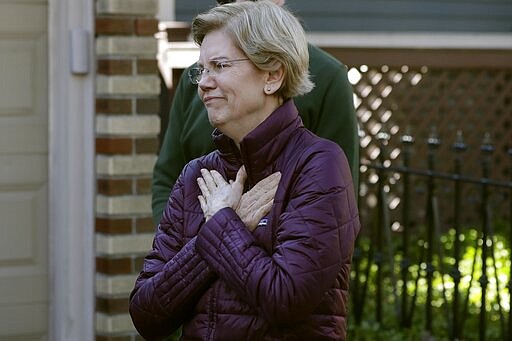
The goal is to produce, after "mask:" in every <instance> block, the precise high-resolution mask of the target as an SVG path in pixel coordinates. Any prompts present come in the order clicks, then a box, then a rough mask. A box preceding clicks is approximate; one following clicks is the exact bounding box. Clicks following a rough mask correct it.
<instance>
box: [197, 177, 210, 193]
mask: <svg viewBox="0 0 512 341" xmlns="http://www.w3.org/2000/svg"><path fill="white" fill-rule="evenodd" d="M197 184H198V185H199V189H200V190H201V193H202V194H203V196H205V197H208V196H210V190H209V189H208V186H207V185H206V182H205V181H204V178H197Z"/></svg>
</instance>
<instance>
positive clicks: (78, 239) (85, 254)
mask: <svg viewBox="0 0 512 341" xmlns="http://www.w3.org/2000/svg"><path fill="white" fill-rule="evenodd" d="M94 2H95V1H94V0H74V1H67V0H48V70H49V72H48V98H49V101H48V102H49V105H48V129H49V135H48V136H49V153H48V158H49V160H48V161H49V162H48V165H49V169H48V174H49V175H48V177H49V178H48V186H49V241H48V245H49V246H48V247H49V282H50V288H51V289H50V293H49V299H50V312H49V339H50V340H58V341H60V340H63V341H64V340H90V341H92V340H94V334H95V330H94V301H95V292H94V277H95V266H94V253H95V252H94V212H95V208H94V198H95V197H94V196H95V193H94V189H95V185H94V184H95V150H94V140H95V135H94V134H95V132H94V115H95V105H94V103H95V92H94V79H95V74H94V70H95V68H94V66H93V65H94V63H93V61H94V55H93V46H94V45H93V43H94V40H93V37H94V34H93V32H94ZM75 29H79V30H80V31H81V32H84V33H85V34H86V35H85V36H86V37H87V38H86V41H87V44H88V45H87V44H86V45H85V47H86V49H85V51H82V50H80V51H79V52H85V57H86V64H87V65H88V72H86V73H80V74H74V73H72V72H71V67H70V65H71V52H70V51H71V43H70V42H71V38H70V36H71V31H72V30H75ZM82 37H83V36H82ZM82 46H84V45H82ZM75 52H76V51H75ZM78 57H79V58H80V57H82V58H83V57H84V55H82V56H78ZM81 61H82V62H83V59H82V60H81Z"/></svg>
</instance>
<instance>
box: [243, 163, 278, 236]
mask: <svg viewBox="0 0 512 341" xmlns="http://www.w3.org/2000/svg"><path fill="white" fill-rule="evenodd" d="M279 180H281V173H280V172H276V173H273V174H271V175H269V176H267V177H266V178H265V179H263V180H261V181H260V182H258V183H257V184H256V186H254V187H253V188H251V190H250V191H248V192H247V193H245V194H244V195H242V198H241V199H240V204H239V205H238V208H237V209H236V213H237V214H238V216H239V217H240V219H241V220H242V221H243V222H244V224H245V225H246V226H247V228H248V229H249V231H254V230H255V229H256V227H257V226H258V224H259V222H260V220H261V219H262V218H263V217H264V216H265V215H266V214H268V212H270V209H271V208H272V204H273V203H274V196H275V194H276V191H277V187H278V185H279Z"/></svg>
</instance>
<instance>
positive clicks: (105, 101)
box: [96, 98, 132, 114]
mask: <svg viewBox="0 0 512 341" xmlns="http://www.w3.org/2000/svg"><path fill="white" fill-rule="evenodd" d="M96 113H99V114H128V113H130V114H131V113H132V101H131V100H130V99H115V98H96Z"/></svg>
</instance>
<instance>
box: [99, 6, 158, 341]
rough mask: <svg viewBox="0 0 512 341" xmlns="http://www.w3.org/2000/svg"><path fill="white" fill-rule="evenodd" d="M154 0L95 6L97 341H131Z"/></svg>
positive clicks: (148, 232) (154, 84)
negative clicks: (130, 309) (131, 300)
mask: <svg viewBox="0 0 512 341" xmlns="http://www.w3.org/2000/svg"><path fill="white" fill-rule="evenodd" d="M156 13H157V0H97V1H96V20H95V30H96V37H95V44H96V46H95V48H96V192H97V195H96V220H95V228H96V327H95V328H96V340H101V341H106V340H109V341H111V340H123V341H124V340H134V339H136V338H137V336H136V332H135V329H134V327H133V325H132V322H131V319H130V317H129V315H128V296H129V293H130V291H131V289H132V288H133V284H134V281H135V278H136V275H137V274H138V272H139V271H140V269H141V264H142V258H143V257H144V255H145V254H146V253H147V252H148V250H149V249H150V248H151V241H152V238H153V235H154V227H153V224H152V219H151V174H152V171H153V165H154V163H155V160H156V151H157V148H158V141H157V136H158V133H159V132H160V119H159V117H158V110H159V99H158V96H159V93H160V80H159V77H158V69H157V62H156V53H157V40H156V39H155V38H154V33H156V32H157V26H158V22H157V20H156V19H155V17H156Z"/></svg>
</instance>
